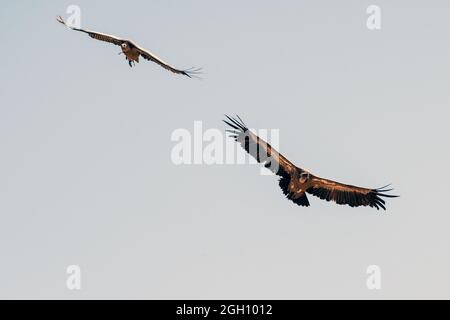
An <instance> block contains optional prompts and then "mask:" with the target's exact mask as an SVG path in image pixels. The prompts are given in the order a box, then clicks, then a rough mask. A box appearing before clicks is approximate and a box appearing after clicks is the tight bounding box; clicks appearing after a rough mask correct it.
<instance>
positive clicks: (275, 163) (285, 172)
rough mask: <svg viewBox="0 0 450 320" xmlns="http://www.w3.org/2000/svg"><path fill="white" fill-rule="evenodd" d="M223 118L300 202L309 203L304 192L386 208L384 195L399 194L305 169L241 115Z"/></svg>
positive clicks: (354, 204)
mask: <svg viewBox="0 0 450 320" xmlns="http://www.w3.org/2000/svg"><path fill="white" fill-rule="evenodd" d="M225 116H226V117H227V120H223V121H224V122H225V123H226V124H227V125H229V126H230V127H231V130H226V131H227V132H229V133H230V137H232V138H234V140H235V141H236V142H238V143H239V144H240V145H241V146H242V148H244V149H245V151H247V152H248V153H249V154H250V155H251V156H252V157H254V158H255V159H256V160H257V161H258V162H260V163H263V164H264V166H265V167H266V168H268V169H270V170H271V171H272V172H273V173H275V174H277V175H278V176H280V177H281V178H280V180H279V185H280V188H281V190H283V193H284V194H285V195H286V197H287V198H288V199H289V200H291V201H293V202H294V203H296V204H297V205H299V206H304V207H309V201H308V197H307V196H306V194H307V193H309V194H312V195H313V196H316V197H319V198H320V199H323V200H326V201H334V202H336V203H337V204H341V205H349V206H351V207H359V206H369V207H373V208H376V209H377V210H379V209H380V208H382V209H384V210H386V207H385V200H384V199H383V198H396V197H398V196H395V195H391V194H387V193H386V192H389V191H392V190H393V189H387V187H388V186H385V187H382V188H378V189H368V188H361V187H356V186H352V185H348V184H343V183H340V182H336V181H332V180H328V179H324V178H320V177H318V176H316V175H313V174H312V173H310V172H309V171H308V170H305V169H302V168H299V167H297V166H295V165H294V164H293V163H292V162H290V161H289V160H288V159H286V158H285V157H284V156H283V155H281V154H279V153H278V152H277V151H276V150H275V149H273V148H272V147H271V146H270V145H269V144H268V143H267V142H265V141H264V140H262V139H261V138H260V137H258V136H257V135H255V134H254V133H252V132H251V131H250V130H249V129H248V128H247V126H246V125H245V124H244V122H243V121H242V119H241V118H239V116H237V119H236V118H231V117H229V116H227V115H225Z"/></svg>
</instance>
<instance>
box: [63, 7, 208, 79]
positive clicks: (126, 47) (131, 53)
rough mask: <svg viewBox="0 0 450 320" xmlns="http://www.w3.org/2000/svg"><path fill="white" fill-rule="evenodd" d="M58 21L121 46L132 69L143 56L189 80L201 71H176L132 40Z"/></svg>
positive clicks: (98, 38)
mask: <svg viewBox="0 0 450 320" xmlns="http://www.w3.org/2000/svg"><path fill="white" fill-rule="evenodd" d="M56 20H57V21H58V22H60V23H62V24H63V25H65V26H66V27H68V28H69V29H72V30H75V31H80V32H84V33H87V34H88V35H89V36H90V37H91V38H93V39H96V40H100V41H105V42H109V43H112V44H115V45H118V46H120V48H121V49H122V52H120V53H119V54H122V53H123V54H124V55H125V59H126V60H127V61H128V64H129V65H130V67H133V65H134V64H135V62H138V63H139V57H140V56H141V57H142V58H144V59H146V60H149V61H153V62H155V63H157V64H159V65H160V66H161V67H163V68H164V69H166V70H169V71H171V72H173V73H177V74H182V75H185V76H188V77H189V78H191V77H192V76H194V75H197V74H198V73H199V71H200V69H192V68H191V69H188V70H180V69H176V68H174V67H172V66H171V65H170V64H168V63H166V62H164V61H163V60H161V59H160V58H158V57H157V56H156V55H154V54H153V53H151V52H150V51H148V50H145V49H143V48H141V47H139V46H138V45H137V44H136V43H134V42H133V41H131V40H127V39H121V38H118V37H115V36H112V35H109V34H105V33H100V32H95V31H90V30H84V29H80V28H75V27H72V26H69V25H68V24H67V23H66V22H65V21H64V19H63V18H62V17H61V16H58V17H57V18H56Z"/></svg>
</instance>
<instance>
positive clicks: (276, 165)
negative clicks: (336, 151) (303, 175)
mask: <svg viewBox="0 0 450 320" xmlns="http://www.w3.org/2000/svg"><path fill="white" fill-rule="evenodd" d="M225 116H226V117H227V118H228V120H223V121H224V122H225V123H226V124H227V125H229V126H230V127H231V128H232V130H227V132H229V133H230V137H232V138H234V139H235V141H236V142H238V143H239V144H240V145H241V147H242V148H244V150H245V151H247V152H248V153H249V154H250V155H251V156H252V157H253V158H255V159H256V161H258V162H259V163H263V164H264V166H265V167H266V168H268V169H269V170H271V171H272V172H273V173H275V174H276V175H278V176H280V177H281V178H280V181H279V185H280V188H281V189H282V190H283V193H284V194H285V195H286V197H287V198H288V199H289V200H292V201H293V202H295V203H296V204H298V205H301V206H309V202H308V199H307V198H306V195H305V196H304V197H301V198H298V199H294V198H292V197H291V195H290V192H289V190H288V185H289V183H290V181H291V177H292V176H293V175H294V173H295V172H296V171H302V170H301V169H300V168H297V167H296V166H295V165H294V164H293V163H292V162H290V161H289V160H288V159H286V158H285V157H284V156H283V155H281V154H280V153H278V151H277V150H275V149H273V148H272V146H271V145H270V144H268V143H267V142H265V141H264V140H263V139H261V138H260V137H258V136H257V135H255V134H254V133H253V132H251V131H250V130H249V129H248V128H247V126H246V125H245V124H244V122H243V121H242V120H241V118H239V116H237V119H235V118H230V117H229V116H227V115H225Z"/></svg>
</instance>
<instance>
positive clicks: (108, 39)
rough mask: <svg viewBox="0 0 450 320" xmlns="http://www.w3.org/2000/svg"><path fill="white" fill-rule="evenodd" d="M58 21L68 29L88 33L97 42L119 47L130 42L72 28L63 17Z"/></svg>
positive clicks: (57, 18) (58, 18)
mask: <svg viewBox="0 0 450 320" xmlns="http://www.w3.org/2000/svg"><path fill="white" fill-rule="evenodd" d="M56 20H57V21H58V22H59V23H62V24H63V25H65V26H66V27H67V28H69V29H72V30H75V31H80V32H84V33H87V34H88V35H89V36H90V37H91V38H93V39H96V40H100V41H105V42H109V43H112V44H115V45H118V46H120V45H121V44H122V43H124V42H129V41H128V40H126V39H120V38H117V37H115V36H112V35H109V34H106V33H100V32H95V31H89V30H85V29H79V28H74V27H71V26H69V25H68V24H67V23H66V22H65V21H64V19H63V18H62V17H61V16H58V17H56Z"/></svg>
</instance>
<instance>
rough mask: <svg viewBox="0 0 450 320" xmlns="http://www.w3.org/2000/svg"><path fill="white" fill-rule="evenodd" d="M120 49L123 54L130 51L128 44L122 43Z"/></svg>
mask: <svg viewBox="0 0 450 320" xmlns="http://www.w3.org/2000/svg"><path fill="white" fill-rule="evenodd" d="M120 47H121V48H122V51H123V52H127V51H128V50H130V46H129V45H128V43H126V42H124V43H122V44H121V45H120Z"/></svg>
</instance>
